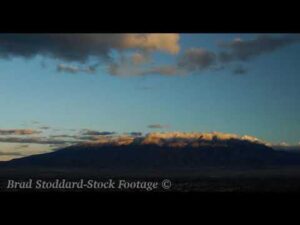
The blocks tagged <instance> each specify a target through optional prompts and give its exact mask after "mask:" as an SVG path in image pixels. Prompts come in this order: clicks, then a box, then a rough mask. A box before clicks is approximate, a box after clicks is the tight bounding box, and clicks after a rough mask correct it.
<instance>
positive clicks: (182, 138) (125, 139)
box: [83, 132, 265, 148]
mask: <svg viewBox="0 0 300 225" xmlns="http://www.w3.org/2000/svg"><path fill="white" fill-rule="evenodd" d="M230 140H239V141H247V142H252V143H257V144H265V142H263V141H261V140H259V139H258V138H256V137H253V136H249V135H244V136H240V135H237V134H229V133H221V132H210V133H200V132H193V133H186V132H163V133H162V132H153V133H148V134H146V135H145V136H131V135H121V136H102V137H99V136H98V137H97V138H93V139H92V140H90V141H87V142H85V143H83V144H85V145H86V144H97V145H112V146H120V145H158V146H165V147H187V146H189V147H195V148H198V147H201V146H209V145H216V144H220V145H226V143H227V142H228V141H230Z"/></svg>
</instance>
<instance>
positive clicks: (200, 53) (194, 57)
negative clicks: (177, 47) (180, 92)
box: [177, 48, 217, 71]
mask: <svg viewBox="0 0 300 225" xmlns="http://www.w3.org/2000/svg"><path fill="white" fill-rule="evenodd" d="M216 59H217V57H216V54H215V53H213V52H211V51H208V50H205V49H202V48H190V49H187V50H186V51H185V52H184V54H183V55H182V56H181V57H180V58H179V60H178V62H177V66H178V68H182V69H184V70H187V71H201V70H205V69H208V68H211V67H212V66H213V65H214V64H215V63H216Z"/></svg>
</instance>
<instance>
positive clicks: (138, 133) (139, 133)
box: [128, 132, 143, 136]
mask: <svg viewBox="0 0 300 225" xmlns="http://www.w3.org/2000/svg"><path fill="white" fill-rule="evenodd" d="M128 134H129V135H131V136H142V135H143V133H142V132H130V133H128Z"/></svg>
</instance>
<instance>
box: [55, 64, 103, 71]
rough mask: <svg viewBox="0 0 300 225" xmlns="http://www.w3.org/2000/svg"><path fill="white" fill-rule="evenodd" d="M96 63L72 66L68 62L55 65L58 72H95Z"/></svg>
mask: <svg viewBox="0 0 300 225" xmlns="http://www.w3.org/2000/svg"><path fill="white" fill-rule="evenodd" d="M96 68H97V65H95V66H86V67H79V66H73V65H68V64H63V63H62V64H59V65H57V67H56V70H57V71H58V72H67V73H95V72H96Z"/></svg>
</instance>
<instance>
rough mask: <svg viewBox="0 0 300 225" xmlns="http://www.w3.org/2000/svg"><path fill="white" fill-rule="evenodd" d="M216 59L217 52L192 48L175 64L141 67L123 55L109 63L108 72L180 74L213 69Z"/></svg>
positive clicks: (125, 74)
mask: <svg viewBox="0 0 300 225" xmlns="http://www.w3.org/2000/svg"><path fill="white" fill-rule="evenodd" d="M216 60H217V56H216V54H215V53H213V52H211V51H208V50H205V49H201V48H191V49H187V50H186V51H185V52H184V53H183V54H182V55H181V56H180V57H178V58H177V59H176V60H175V64H170V65H154V66H153V65H151V66H150V67H141V66H140V65H136V63H134V62H133V60H132V57H131V58H126V57H121V58H120V60H119V61H118V62H113V63H111V64H110V65H109V69H108V72H109V73H110V74H111V75H116V76H145V75H153V74H157V75H163V76H178V75H186V74H188V73H192V72H195V71H197V72H199V71H203V70H207V69H213V68H214V67H215V66H216V63H217V61H216Z"/></svg>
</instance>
